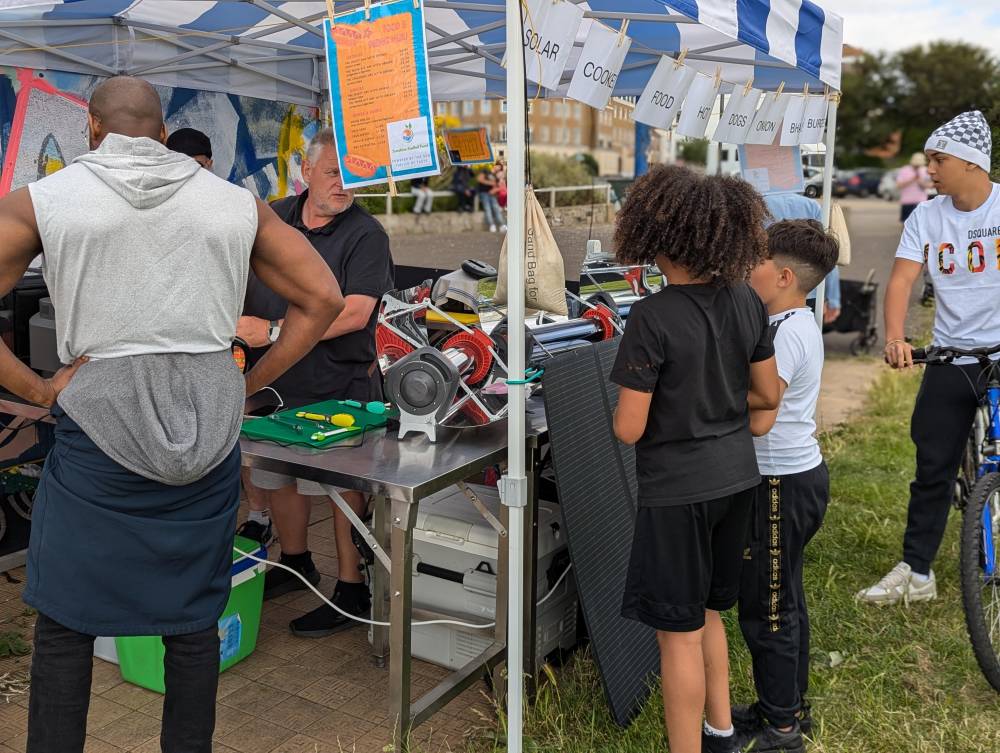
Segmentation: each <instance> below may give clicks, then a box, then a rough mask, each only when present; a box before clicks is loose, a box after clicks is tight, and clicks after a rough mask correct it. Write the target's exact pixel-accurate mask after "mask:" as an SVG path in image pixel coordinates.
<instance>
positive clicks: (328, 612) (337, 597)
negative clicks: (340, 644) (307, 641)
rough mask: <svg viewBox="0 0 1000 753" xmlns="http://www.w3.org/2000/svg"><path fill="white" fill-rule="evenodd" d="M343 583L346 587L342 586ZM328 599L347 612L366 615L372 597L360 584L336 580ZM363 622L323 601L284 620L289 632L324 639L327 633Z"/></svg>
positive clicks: (331, 633) (367, 615)
mask: <svg viewBox="0 0 1000 753" xmlns="http://www.w3.org/2000/svg"><path fill="white" fill-rule="evenodd" d="M345 586H346V587H345ZM330 601H332V602H333V603H334V604H336V605H337V606H338V607H340V608H341V609H343V610H344V611H345V612H347V613H348V614H352V615H355V616H357V617H364V618H368V617H369V615H370V614H371V609H372V599H371V593H370V592H369V591H368V587H367V586H365V585H364V584H353V583H347V584H345V583H339V582H338V583H337V587H336V589H334V592H333V596H331V597H330ZM361 624H363V623H360V622H357V621H356V620H352V619H350V618H349V617H345V616H344V615H342V614H341V613H340V612H338V611H337V610H335V609H334V608H333V607H331V606H329V605H328V604H323V605H322V606H321V607H319V608H318V609H314V610H313V611H311V612H309V614H306V615H303V616H302V617H299V618H298V619H296V620H292V621H291V622H290V623H288V628H289V629H290V630H291V631H292V634H293V635H297V636H299V637H300V638H325V637H326V636H328V635H333V634H334V633H339V632H341V631H343V630H348V629H350V628H352V627H357V626H358V625H361Z"/></svg>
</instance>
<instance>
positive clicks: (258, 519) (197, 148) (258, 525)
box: [166, 128, 274, 547]
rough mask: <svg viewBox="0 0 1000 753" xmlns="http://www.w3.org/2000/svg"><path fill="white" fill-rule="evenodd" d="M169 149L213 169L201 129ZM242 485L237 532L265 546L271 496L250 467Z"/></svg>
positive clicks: (174, 139) (270, 536) (176, 138)
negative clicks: (243, 504)
mask: <svg viewBox="0 0 1000 753" xmlns="http://www.w3.org/2000/svg"><path fill="white" fill-rule="evenodd" d="M166 146H167V149H169V150H171V151H173V152H178V153H179V154H186V155H187V156H188V157H191V159H193V160H194V161H195V162H197V163H198V164H199V165H201V166H202V167H203V168H204V169H206V170H211V169H212V142H211V140H210V139H209V138H208V136H206V135H205V134H204V133H202V132H201V131H196V130H195V129H194V128H181V129H180V130H177V131H174V132H173V133H172V134H170V136H168V137H167V143H166ZM240 485H241V486H242V488H243V494H244V496H245V497H246V499H247V502H248V503H249V508H250V512H249V517H247V519H246V520H245V521H243V523H241V524H240V526H239V527H238V528H237V529H236V535H237V536H243V537H244V538H247V539H250V540H252V541H256V542H257V543H259V544H260V545H261V546H264V547H266V546H269V545H270V544H271V542H272V541H274V528H273V527H272V525H271V516H270V511H269V510H268V509H267V499H266V498H265V497H264V495H263V494H261V492H260V491H258V490H257V489H255V488H254V487H253V485H252V484H251V483H250V469H249V468H240Z"/></svg>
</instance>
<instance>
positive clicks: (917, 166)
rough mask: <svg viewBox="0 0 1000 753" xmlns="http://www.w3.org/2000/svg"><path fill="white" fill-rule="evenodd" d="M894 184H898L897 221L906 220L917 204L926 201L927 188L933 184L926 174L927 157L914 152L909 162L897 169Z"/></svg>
mask: <svg viewBox="0 0 1000 753" xmlns="http://www.w3.org/2000/svg"><path fill="white" fill-rule="evenodd" d="M896 185H897V186H899V221H900V222H906V220H907V219H909V217H910V215H911V214H913V210H914V209H916V208H917V204H920V203H921V202H924V201H927V189H928V188H930V187H931V186H932V185H933V183H932V182H931V179H930V176H929V175H927V157H925V156H924V154H923V152H917V153H916V154H914V155H913V156H912V157H911V158H910V164H909V165H907V166H906V167H904V168H903V169H901V170H900V171H899V174H898V175H897V176H896Z"/></svg>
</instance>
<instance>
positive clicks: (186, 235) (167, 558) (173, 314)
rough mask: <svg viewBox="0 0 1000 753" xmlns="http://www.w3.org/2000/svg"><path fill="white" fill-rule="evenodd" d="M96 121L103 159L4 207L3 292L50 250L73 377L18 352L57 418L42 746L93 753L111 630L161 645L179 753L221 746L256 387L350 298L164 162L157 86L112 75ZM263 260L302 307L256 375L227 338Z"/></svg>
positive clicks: (15, 382) (286, 237)
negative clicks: (93, 716) (235, 553)
mask: <svg viewBox="0 0 1000 753" xmlns="http://www.w3.org/2000/svg"><path fill="white" fill-rule="evenodd" d="M89 120H90V142H91V149H92V150H93V151H91V152H90V153H88V154H85V155H84V156H82V157H80V158H79V159H77V160H75V161H74V162H73V164H72V165H70V166H68V167H66V168H65V169H64V170H62V171H60V172H58V173H55V174H54V175H52V176H49V177H47V178H45V179H43V180H40V181H38V182H37V183H34V184H32V185H31V186H29V187H28V188H27V189H23V190H20V191H15V192H14V193H11V194H10V195H8V196H7V197H5V198H3V199H0V290H2V291H3V292H4V293H6V292H7V291H9V290H10V289H11V288H12V287H13V286H14V284H15V283H16V282H17V280H18V279H19V278H20V277H21V275H22V274H23V273H24V270H25V269H26V268H27V266H28V264H29V263H30V262H31V260H32V259H33V258H34V257H35V256H36V255H37V254H39V253H41V254H42V255H43V259H44V274H45V281H46V283H47V285H48V288H49V292H50V295H51V297H52V301H53V304H54V307H55V311H56V338H57V342H58V348H59V357H60V360H61V361H62V362H63V363H64V364H66V366H65V367H64V368H63V369H62V370H61V371H59V372H58V373H57V374H56V375H55V376H54V377H53V378H52V379H48V380H45V379H42V378H40V377H39V376H37V375H36V374H35V373H34V372H32V371H31V370H30V369H29V368H28V367H27V366H25V365H24V364H23V363H21V362H20V361H19V360H17V359H16V358H15V357H14V356H13V355H12V354H11V352H10V351H9V350H8V349H7V348H6V347H5V346H4V345H3V344H2V343H0V384H2V385H3V386H4V387H5V388H6V389H8V390H9V391H11V392H13V393H14V394H16V395H18V396H19V397H21V398H23V399H25V400H28V401H30V402H33V403H39V404H41V405H44V406H49V407H51V410H52V415H53V416H54V417H55V419H56V439H55V445H54V447H53V449H52V451H51V452H50V454H49V457H48V458H47V459H46V462H45V467H44V472H43V476H42V479H41V482H40V484H39V488H38V494H37V496H36V500H35V508H34V514H33V521H32V531H31V544H30V547H29V553H28V586H27V588H26V590H25V592H24V601H25V602H27V603H28V604H30V605H31V606H33V607H35V608H36V609H37V610H38V620H37V624H36V627H35V649H34V656H33V659H32V667H31V698H30V702H29V723H28V743H27V750H28V751H29V753H56V752H57V751H58V753H79V752H81V751H83V748H84V743H85V739H86V719H87V709H88V704H89V700H90V683H91V667H92V654H93V641H94V636H95V635H107V636H118V635H160V636H163V643H164V645H165V648H166V658H165V660H164V668H165V680H166V695H165V697H164V706H163V723H162V731H161V745H162V749H163V751H165V753H210V751H211V749H212V733H213V730H214V728H215V696H216V688H217V684H218V668H219V637H218V632H217V626H216V623H217V620H218V618H219V616H220V615H221V613H222V610H223V608H224V607H225V604H226V601H227V600H228V596H229V566H230V563H231V554H232V549H231V546H232V531H233V528H234V526H235V522H236V510H237V507H238V503H239V478H240V477H239V470H240V452H239V444H238V436H239V429H240V421H241V416H242V412H243V403H244V398H245V394H252V393H253V392H255V391H256V390H258V389H260V388H261V387H263V386H264V385H266V384H268V383H270V382H271V381H272V380H273V379H275V378H276V377H278V376H279V375H280V374H282V373H283V372H284V371H285V370H286V369H287V368H288V367H289V366H291V365H292V364H294V363H295V362H296V361H297V360H298V359H300V358H301V357H302V356H303V355H304V354H305V353H306V352H308V351H309V350H310V349H311V348H312V347H313V345H314V344H315V343H316V342H317V341H318V340H319V338H320V337H321V336H322V334H323V332H324V331H325V330H326V329H327V327H328V326H329V325H330V323H331V322H332V321H333V319H334V318H335V317H336V316H337V314H339V312H340V310H341V309H342V308H343V299H342V296H341V294H340V289H339V287H338V285H337V282H336V280H335V279H334V277H333V275H332V274H331V273H330V269H329V267H328V266H327V265H326V264H325V263H324V262H323V260H322V259H321V258H320V257H319V255H318V254H317V253H316V252H315V251H314V250H313V248H312V246H311V245H310V244H309V243H308V241H306V240H305V239H304V238H303V237H302V235H300V234H299V233H298V232H297V231H295V230H293V229H292V228H290V227H289V226H288V225H286V224H285V223H284V222H282V221H281V220H280V219H278V217H277V216H276V215H275V214H274V213H273V212H272V211H271V210H270V209H269V208H268V206H267V205H266V204H264V203H262V202H260V201H258V200H256V199H255V198H254V197H253V196H252V195H251V194H250V193H249V192H248V191H246V190H244V189H242V188H237V187H235V186H232V185H230V184H229V183H227V182H225V181H223V180H221V179H219V178H217V177H215V176H213V175H212V174H211V173H210V172H209V171H207V170H202V169H201V168H200V167H199V165H198V163H197V162H195V161H194V160H192V159H190V158H189V157H186V156H184V155H181V154H176V153H174V152H170V151H169V150H167V148H166V147H165V146H164V145H163V141H165V139H166V130H165V127H164V125H163V114H162V111H161V107H160V100H159V97H158V95H157V94H156V92H155V90H154V89H153V88H152V87H151V86H150V85H149V84H147V83H145V82H143V81H140V80H138V79H133V78H126V77H118V78H112V79H109V80H108V81H106V82H104V83H103V84H101V85H100V86H99V87H98V88H97V89H96V90H95V91H94V94H93V97H92V99H91V101H90V114H89ZM251 265H252V266H253V269H254V271H255V272H256V274H257V275H258V277H260V278H261V279H264V280H266V281H267V285H268V286H270V287H272V288H273V289H275V290H281V291H282V292H281V295H282V296H284V297H286V298H287V299H288V300H289V302H290V306H289V314H288V317H287V318H286V319H285V326H284V327H282V331H281V336H280V338H279V339H278V341H277V342H276V343H275V345H274V346H272V347H271V348H270V349H269V350H268V352H267V355H266V356H265V357H264V358H262V359H261V360H260V362H259V363H258V364H257V365H256V367H255V368H254V369H253V370H252V371H251V372H250V373H249V374H247V375H246V377H245V379H244V377H243V376H242V375H241V374H240V373H239V371H238V370H237V368H236V366H235V363H234V361H233V358H232V355H231V353H230V344H231V341H232V339H233V336H234V334H235V332H236V322H237V319H238V317H239V314H240V308H241V306H242V302H243V295H244V291H245V287H246V282H247V272H248V266H251Z"/></svg>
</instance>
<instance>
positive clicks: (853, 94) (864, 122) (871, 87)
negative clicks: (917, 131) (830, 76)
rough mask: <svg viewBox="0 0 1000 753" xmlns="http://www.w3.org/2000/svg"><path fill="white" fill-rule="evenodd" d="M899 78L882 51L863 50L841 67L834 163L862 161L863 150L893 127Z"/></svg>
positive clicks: (881, 141) (877, 142)
mask: <svg viewBox="0 0 1000 753" xmlns="http://www.w3.org/2000/svg"><path fill="white" fill-rule="evenodd" d="M898 85H899V77H898V76H897V75H896V72H895V68H894V64H893V60H892V59H890V58H889V57H888V56H887V55H886V54H885V53H877V54H874V55H873V54H869V53H865V54H864V55H863V56H862V57H861V59H860V60H859V61H858V62H857V63H855V64H853V65H851V66H850V67H848V68H845V69H844V76H843V82H842V84H841V86H842V91H843V97H842V98H841V102H840V110H839V113H838V117H837V163H838V164H839V165H840V166H842V167H851V166H854V165H858V164H861V163H863V162H864V161H865V160H864V156H865V152H866V151H867V150H869V149H873V148H876V147H879V146H882V145H883V144H884V143H885V142H886V141H888V140H889V137H890V135H891V134H892V133H893V131H895V130H896V128H897V120H896V117H895V111H894V107H895V104H896V98H897V96H898Z"/></svg>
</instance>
